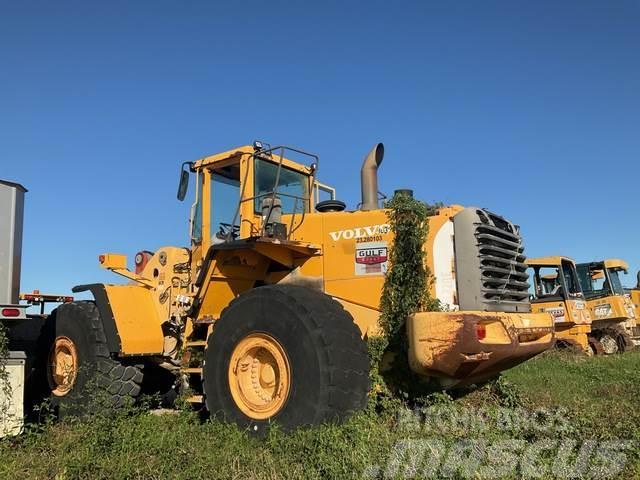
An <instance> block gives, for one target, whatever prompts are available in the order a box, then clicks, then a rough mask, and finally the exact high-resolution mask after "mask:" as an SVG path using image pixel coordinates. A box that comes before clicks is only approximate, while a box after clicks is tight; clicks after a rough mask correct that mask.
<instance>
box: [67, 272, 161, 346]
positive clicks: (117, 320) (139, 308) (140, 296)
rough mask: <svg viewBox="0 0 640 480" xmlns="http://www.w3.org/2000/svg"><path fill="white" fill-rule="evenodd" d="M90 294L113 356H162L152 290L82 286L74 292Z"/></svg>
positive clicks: (110, 286) (158, 316) (156, 310)
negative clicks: (88, 292)
mask: <svg viewBox="0 0 640 480" xmlns="http://www.w3.org/2000/svg"><path fill="white" fill-rule="evenodd" d="M84 291H90V292H91V293H92V294H93V298H94V299H95V302H96V306H97V307H98V311H99V312H100V318H101V319H102V326H103V329H104V332H105V336H106V337H107V345H108V347H109V351H110V352H111V353H115V354H118V355H135V356H138V355H161V354H162V351H163V344H164V335H163V332H162V323H163V321H164V320H165V319H161V317H160V315H159V311H158V306H157V305H156V302H155V301H154V299H153V296H152V295H153V291H152V290H150V289H149V288H147V287H143V286H138V285H104V284H101V283H94V284H91V285H79V286H77V287H74V288H73V292H76V293H77V292H84Z"/></svg>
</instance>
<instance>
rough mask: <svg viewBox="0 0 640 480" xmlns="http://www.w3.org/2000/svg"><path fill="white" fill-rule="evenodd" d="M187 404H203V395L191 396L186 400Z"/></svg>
mask: <svg viewBox="0 0 640 480" xmlns="http://www.w3.org/2000/svg"><path fill="white" fill-rule="evenodd" d="M187 402H189V403H204V395H191V396H190V397H189V398H187Z"/></svg>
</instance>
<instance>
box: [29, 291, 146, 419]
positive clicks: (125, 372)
mask: <svg viewBox="0 0 640 480" xmlns="http://www.w3.org/2000/svg"><path fill="white" fill-rule="evenodd" d="M41 344H42V348H43V352H47V353H46V354H45V355H43V356H42V361H43V363H44V365H43V366H42V368H43V369H44V370H43V371H44V372H45V377H46V388H47V392H48V394H49V395H48V396H49V398H50V401H51V404H52V405H53V406H54V407H56V409H57V411H58V414H59V415H60V416H66V415H84V414H91V413H99V412H100V411H104V410H110V409H112V408H118V407H122V406H124V405H126V404H128V403H131V402H132V401H133V400H134V399H135V398H136V397H137V396H138V395H139V394H140V386H141V383H142V377H143V374H142V370H141V369H140V368H138V367H136V366H134V365H126V364H123V363H121V362H120V361H118V360H117V359H114V358H111V355H110V352H109V349H108V347H107V339H106V336H105V333H104V329H103V326H102V321H101V318H100V314H99V312H98V309H97V307H96V305H95V303H94V302H89V301H79V302H73V303H66V304H63V305H60V306H59V307H58V308H57V309H56V310H54V312H53V313H52V314H51V316H50V317H49V318H48V319H47V323H46V324H45V327H44V330H43V334H42V337H41Z"/></svg>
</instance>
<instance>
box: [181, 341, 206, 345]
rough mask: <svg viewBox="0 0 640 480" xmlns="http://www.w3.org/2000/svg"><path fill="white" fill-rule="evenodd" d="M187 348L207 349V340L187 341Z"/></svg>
mask: <svg viewBox="0 0 640 480" xmlns="http://www.w3.org/2000/svg"><path fill="white" fill-rule="evenodd" d="M184 346H185V347H206V346H207V341H206V340H187V341H186V342H185V344H184Z"/></svg>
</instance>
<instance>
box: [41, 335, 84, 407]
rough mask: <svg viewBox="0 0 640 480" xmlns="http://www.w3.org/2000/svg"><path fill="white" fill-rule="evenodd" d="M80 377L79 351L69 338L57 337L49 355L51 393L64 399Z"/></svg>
mask: <svg viewBox="0 0 640 480" xmlns="http://www.w3.org/2000/svg"><path fill="white" fill-rule="evenodd" d="M77 376H78V351H77V349H76V346H75V344H74V343H73V341H72V340H71V339H70V338H68V337H57V338H56V339H55V340H54V342H53V345H52V346H51V351H50V353H49V368H48V369H47V379H48V380H49V387H50V388H51V393H53V395H55V396H57V397H63V396H65V395H67V394H68V393H69V391H70V390H71V389H72V388H73V386H74V385H75V383H76V378H77Z"/></svg>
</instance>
